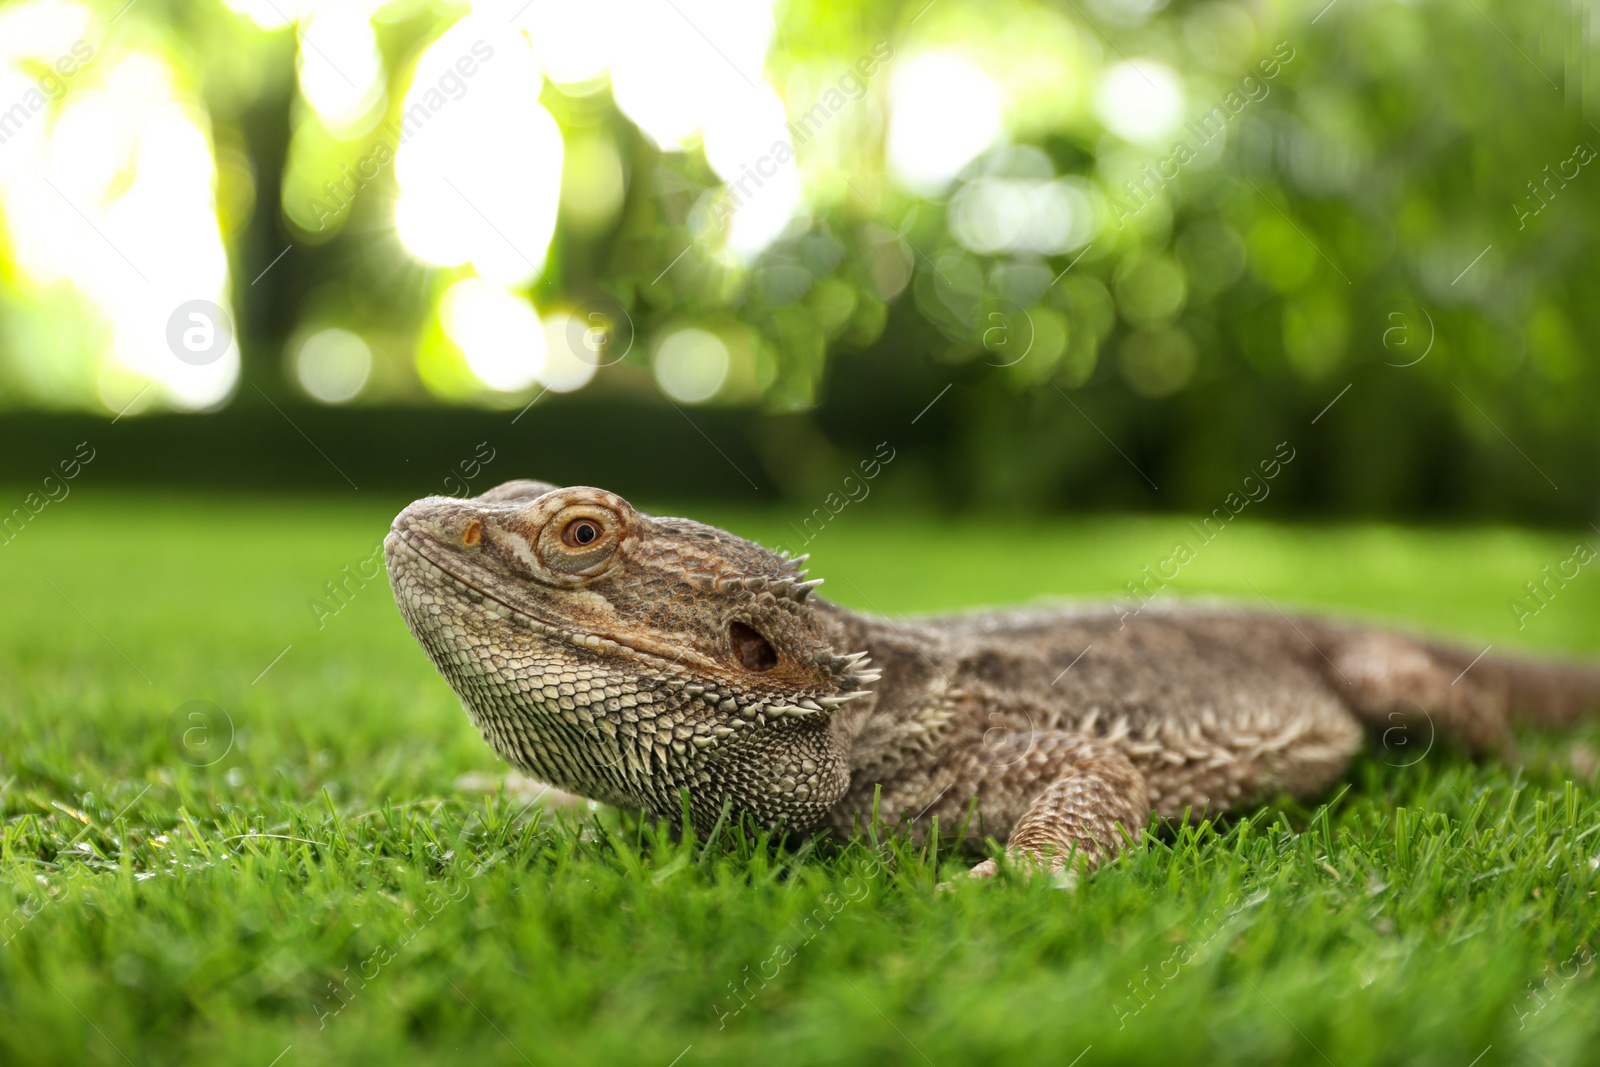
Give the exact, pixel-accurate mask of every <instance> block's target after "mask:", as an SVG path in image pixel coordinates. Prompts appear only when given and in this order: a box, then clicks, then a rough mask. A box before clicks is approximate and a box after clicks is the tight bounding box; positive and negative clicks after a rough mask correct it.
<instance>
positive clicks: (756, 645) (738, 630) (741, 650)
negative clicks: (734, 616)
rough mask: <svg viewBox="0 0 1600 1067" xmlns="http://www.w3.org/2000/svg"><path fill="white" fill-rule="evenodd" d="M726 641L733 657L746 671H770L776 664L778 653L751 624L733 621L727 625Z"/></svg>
mask: <svg viewBox="0 0 1600 1067" xmlns="http://www.w3.org/2000/svg"><path fill="white" fill-rule="evenodd" d="M728 641H729V643H730V644H732V646H733V658H734V659H736V660H738V661H739V666H741V667H743V668H744V669H745V670H747V671H770V670H771V669H772V668H774V667H776V666H777V665H778V653H777V652H776V651H775V650H774V649H773V647H772V644H771V643H770V642H769V641H768V640H767V639H766V638H765V637H762V636H761V634H760V633H758V632H757V631H756V629H755V627H753V626H750V625H748V624H746V623H742V622H736V623H734V624H733V625H731V626H729V627H728Z"/></svg>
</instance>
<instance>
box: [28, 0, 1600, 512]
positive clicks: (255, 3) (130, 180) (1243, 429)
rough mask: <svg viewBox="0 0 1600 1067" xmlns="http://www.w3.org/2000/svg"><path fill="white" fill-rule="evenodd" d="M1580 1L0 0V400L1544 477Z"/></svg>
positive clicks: (1590, 81)
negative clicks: (1278, 459)
mask: <svg viewBox="0 0 1600 1067" xmlns="http://www.w3.org/2000/svg"><path fill="white" fill-rule="evenodd" d="M1580 6H1581V5H1580ZM1573 10H1574V11H1576V10H1577V9H1576V8H1574V9H1573ZM1593 32H1594V30H1593V27H1592V24H1591V23H1590V22H1589V21H1586V20H1584V19H1582V18H1579V17H1578V16H1577V15H1574V14H1572V13H1571V12H1568V11H1566V10H1565V9H1560V10H1558V9H1557V8H1555V7H1552V8H1550V10H1548V11H1545V10H1543V9H1536V8H1534V7H1530V6H1526V5H1518V4H1512V3H1510V2H1508V0H1502V2H1498V3H1489V2H1487V0H1486V2H1484V3H1482V4H1478V5H1474V4H1466V5H1462V4H1458V3H1454V2H1449V3H1447V2H1443V0H1439V2H1434V0H1417V2H1412V3H1403V2H1395V3H1385V4H1381V5H1373V4H1368V3H1362V2H1358V0H1342V2H1341V0H1335V2H1334V3H1332V4H1328V3H1326V0H1314V2H1312V3H1309V4H1300V3H1287V2H1285V3H1248V2H1243V0H1241V2H1227V0H1212V2H1202V3H1178V2H1173V3H1166V2H1163V0H1082V2H1073V0H1064V2H1062V3H1059V4H1055V3H1030V2H1023V0H985V2H982V3H978V2H968V0H934V2H932V3H928V2H927V0H915V2H913V3H909V4H899V3H893V2H873V3H867V4H863V5H859V6H850V5H824V4H817V3H807V2H804V0H797V2H792V3H780V4H777V5H769V4H766V3H764V2H762V0H726V2H724V0H585V2H583V3H573V2H558V0H504V2H499V0H495V2H486V3H474V4H464V3H446V2H442V0H393V2H377V0H225V2H224V0H190V2H182V3H180V2H177V0H172V2H163V0H131V2H128V0H113V2H110V3H103V4H86V3H80V2H75V0H22V2H13V3H9V4H6V5H5V6H4V7H0V257H3V258H0V270H3V272H0V405H4V406H5V408H7V409H8V410H9V411H10V412H11V413H12V414H13V415H15V414H16V413H19V412H22V411H25V410H26V411H31V412H34V413H37V412H41V411H45V412H57V413H66V414H70V413H77V414H78V416H79V417H81V416H82V415H84V414H86V413H87V414H92V415H95V416H97V417H99V418H102V419H104V420H108V421H109V420H111V419H116V420H118V422H119V423H123V424H124V426H126V425H127V423H130V422H131V423H137V422H139V421H140V420H147V419H156V418H162V417H165V418H173V417H177V415H178V413H183V414H184V416H185V417H186V418H189V419H191V420H197V421H195V422H193V423H192V424H193V425H196V426H199V425H202V424H205V425H219V426H220V425H224V424H223V423H217V422H216V421H215V420H218V419H222V420H226V419H227V418H228V415H229V413H230V412H248V411H251V410H257V409H259V410H265V411H270V410H271V408H272V407H276V408H277V409H278V412H279V413H280V414H283V415H284V417H285V418H288V419H290V421H291V422H293V421H294V419H295V418H296V417H298V416H296V415H295V413H308V412H309V413H311V414H307V415H306V417H308V418H312V419H313V420H314V421H315V424H316V425H317V426H319V427H322V428H323V433H324V434H327V433H334V434H338V433H339V432H340V431H339V429H338V427H339V426H341V425H349V426H354V425H356V424H355V423H349V424H341V423H339V422H337V421H329V420H328V419H325V418H321V417H319V416H317V415H315V413H314V412H315V410H316V409H320V408H323V407H330V408H339V409H345V410H352V409H357V410H365V411H368V412H369V413H370V412H375V411H387V412H391V413H398V414H395V415H394V417H393V418H392V419H390V420H389V421H388V422H372V421H370V419H369V421H368V422H364V423H361V425H362V426H367V427H370V426H376V425H383V426H391V427H399V426H404V425H405V424H406V415H405V412H415V411H417V410H419V409H420V408H422V407H424V406H428V407H433V406H440V405H442V406H445V407H449V408H452V409H457V410H462V409H465V410H472V409H476V410H478V411H484V410H485V409H504V410H505V411H507V412H512V413H522V412H524V409H526V408H527V407H528V405H529V404H530V402H534V401H537V404H536V406H535V407H534V408H532V409H531V411H529V412H527V413H526V415H525V417H521V416H519V425H523V426H525V427H529V428H531V430H530V432H534V433H537V432H538V427H539V425H540V424H541V420H543V419H547V418H559V417H560V416H559V415H552V414H546V412H547V411H549V412H558V411H560V410H561V405H562V404H564V403H574V404H577V403H581V404H582V405H583V406H582V408H581V410H582V411H584V412H589V413H595V414H592V415H590V416H588V417H590V418H593V419H601V420H605V421H608V422H610V423H613V425H610V426H608V428H607V429H608V436H610V437H615V436H617V435H619V434H620V435H622V436H623V437H624V438H626V436H627V435H628V434H629V433H630V432H635V433H637V434H638V436H639V439H638V440H634V441H631V442H629V444H630V447H634V448H637V449H642V450H650V449H653V448H655V447H657V446H658V445H659V444H660V442H658V441H653V440H650V439H649V434H648V433H646V432H645V431H644V430H639V429H637V428H634V429H630V427H636V426H637V425H644V424H643V423H639V424H635V423H634V422H633V421H632V419H631V418H630V416H629V415H628V413H629V412H632V411H636V410H654V409H661V410H665V411H668V413H669V414H670V415H671V419H672V420H674V421H672V422H670V423H665V422H660V421H656V422H649V423H648V425H649V426H652V427H657V426H663V425H671V426H672V427H673V431H672V432H673V433H674V434H675V435H681V436H682V438H683V440H685V441H688V442H691V443H696V447H703V446H705V445H709V446H710V447H709V448H705V449H704V459H705V462H706V463H707V464H710V465H716V464H720V463H722V461H723V460H726V461H727V463H728V464H730V465H732V466H733V467H734V468H735V469H736V470H737V471H738V476H739V477H738V478H732V477H731V475H729V477H730V478H731V483H730V484H733V485H735V486H738V485H743V484H744V483H745V482H748V483H749V484H750V485H751V486H760V485H763V484H767V483H773V484H775V485H776V486H777V488H778V489H779V491H780V492H786V493H790V494H791V495H794V494H804V493H805V492H808V491H810V490H811V488H812V487H815V486H819V485H821V486H825V485H826V484H828V481H829V478H830V477H832V476H833V474H834V473H836V472H837V470H841V469H848V468H849V466H850V465H851V464H852V463H854V462H855V461H856V460H857V459H858V458H859V457H860V456H863V455H867V454H870V452H871V448H872V446H873V445H874V444H875V443H876V442H878V441H880V440H883V439H886V438H888V439H896V438H897V437H898V439H901V440H915V441H920V442H923V443H924V444H925V445H926V446H927V447H926V449H925V450H924V452H923V453H921V454H920V455H921V458H920V459H917V460H916V461H915V462H913V463H910V464H905V465H902V469H901V471H897V472H896V475H895V476H896V478H899V479H901V480H902V482H903V486H904V488H903V491H904V493H905V494H906V495H907V497H908V498H909V497H912V496H921V497H924V498H929V499H937V500H940V501H941V502H945V501H948V500H955V501H965V502H986V503H992V502H1006V503H1008V504H1013V505H1017V506H1022V507H1029V508H1033V507H1049V506H1057V505H1068V506H1078V505H1093V504H1100V503H1111V504H1118V505H1135V506H1162V505H1163V504H1174V505H1185V506H1193V505H1195V504H1199V505H1202V506H1204V505H1205V504H1207V503H1208V502H1209V501H1210V499H1211V496H1213V495H1215V494H1216V493H1217V492H1226V491H1227V489H1228V487H1229V486H1230V485H1231V484H1232V483H1233V482H1235V481H1237V479H1238V477H1240V476H1242V475H1243V474H1245V473H1248V471H1249V468H1250V466H1251V465H1252V464H1253V462H1254V461H1255V459H1256V458H1258V453H1260V454H1265V453H1263V452H1262V447H1263V445H1267V446H1270V445H1272V444H1275V443H1276V442H1278V441H1280V440H1283V439H1285V438H1294V439H1295V440H1296V441H1297V442H1303V447H1304V448H1305V449H1306V452H1307V455H1308V462H1307V463H1306V464H1304V465H1303V467H1302V468H1301V470H1303V471H1305V472H1306V473H1304V474H1297V477H1299V478H1300V481H1299V482H1297V483H1296V488H1294V489H1292V490H1290V491H1289V495H1291V496H1293V497H1294V498H1295V499H1297V500H1298V501H1299V502H1300V503H1301V504H1302V505H1309V504H1312V503H1316V504H1325V505H1327V506H1330V507H1338V508H1347V509H1351V510H1367V511H1373V510H1376V511H1383V512H1395V513H1401V512H1407V513H1414V512H1419V511H1420V512H1427V511H1430V510H1438V511H1446V512H1448V511H1461V510H1467V511H1471V510H1478V511H1488V512H1499V513H1506V514H1525V515H1527V516H1531V517H1551V516H1559V517H1567V518H1570V517H1573V516H1577V515H1585V516H1586V515H1588V513H1589V511H1590V510H1591V508H1590V505H1591V503H1592V501H1593V499H1594V496H1595V493H1596V491H1597V490H1600V475H1597V473H1596V472H1597V470H1600V463H1597V459H1600V428H1597V427H1600V423H1597V420H1596V419H1595V418H1594V416H1593V408H1594V405H1595V403H1596V401H1597V400H1600V369H1597V365H1596V360H1595V357H1594V354H1593V351H1592V345H1591V344H1590V343H1589V339H1590V338H1592V337H1593V336H1594V335H1595V333H1596V328H1597V317H1600V301H1597V300H1596V296H1597V293H1596V289H1597V288H1600V272H1597V271H1596V270H1595V269H1594V265H1593V256H1592V253H1591V233H1592V230H1593V227H1594V224H1595V221H1596V206H1597V205H1600V198H1597V192H1600V178H1597V177H1596V176H1595V175H1594V174H1592V173H1591V170H1592V169H1593V168H1590V167H1588V166H1587V165H1586V164H1587V162H1588V160H1589V159H1590V158H1592V157H1593V156H1594V149H1593V148H1589V147H1588V146H1590V145H1593V146H1597V147H1600V129H1597V128H1596V126H1595V125H1593V124H1591V123H1590V122H1589V116H1590V115H1592V114H1600V112H1597V111H1594V110H1592V109H1591V108H1590V107H1589V106H1588V105H1589V100H1588V97H1589V96H1591V95H1592V94H1593V86H1594V76H1595V69H1594V65H1593V64H1592V63H1591V62H1590V54H1591V51H1592V49H1591V42H1590V41H1589V40H1588V39H1587V38H1586V36H1585V35H1586V34H1589V33H1593ZM211 308H215V309H216V311H215V313H213V312H212V311H211V310H209V309H211ZM197 309H198V310H197ZM197 315H198V316H199V317H195V316H197ZM946 386H950V387H951V388H950V389H949V390H948V395H946ZM1347 386H1349V387H1350V388H1349V390H1348V393H1349V395H1345V392H1344V390H1345V389H1346V387H1347ZM568 394H580V395H581V400H580V398H578V397H574V398H572V399H571V400H570V401H569V400H568V398H567V395H568ZM669 403H670V404H671V405H673V406H675V407H677V408H678V413H671V411H670V409H669V408H667V406H666V405H668V404H669ZM1329 404H1333V405H1334V406H1332V407H1331V408H1328V407H1327V405H1329ZM573 410H577V409H573ZM608 412H612V413H615V414H614V416H612V417H608V416H607V413H608ZM679 414H681V415H682V416H683V417H682V418H679ZM9 417H11V416H0V419H4V418H9ZM32 417H34V416H31V415H30V418H32ZM352 417H354V416H352ZM376 417H377V416H376V415H372V416H371V418H376ZM485 417H487V416H485ZM497 417H498V416H497ZM208 418H209V419H211V420H213V421H212V423H205V421H204V420H206V419H208ZM35 424H36V423H33V422H30V423H29V424H28V425H29V426H33V425H35ZM74 425H76V424H74ZM497 425H498V423H497ZM563 425H566V424H563ZM330 428H331V429H330ZM135 432H137V431H135ZM208 432H211V431H208ZM216 432H219V433H222V432H225V431H222V430H219V431H216ZM348 432H350V433H352V434H354V433H357V432H358V431H357V430H354V429H351V430H349V431H348ZM318 443H319V448H323V449H326V452H327V455H328V456H329V457H331V458H332V459H335V460H336V459H337V456H338V453H339V445H338V441H337V439H336V438H335V439H332V440H331V441H330V440H329V439H327V438H326V437H324V438H323V439H322V440H320V441H319V442H318ZM574 445H575V447H578V448H580V450H581V443H578V442H575V443H574ZM1269 450H1270V449H1269ZM718 452H722V453H723V455H722V459H721V460H719V459H718V458H717V453H718ZM741 457H744V458H743V460H742V461H741ZM561 461H562V460H561V457H559V456H557V457H554V458H552V459H551V461H550V462H551V463H552V465H553V466H556V467H558V468H559V466H560V463H561ZM335 465H337V464H335ZM747 465H752V466H753V467H754V468H755V469H746V467H747ZM311 467H312V468H313V469H314V467H315V465H314V464H312V465H311ZM785 469H786V470H785ZM796 470H798V471H800V474H799V475H795V473H794V472H795V471H796ZM902 471H903V473H902ZM320 473H321V474H322V475H327V474H328V473H329V472H327V471H326V470H323V471H321V472H320ZM507 473H508V475H509V474H510V473H527V474H533V473H550V472H536V471H519V472H507ZM553 473H556V474H557V475H558V476H559V474H560V471H559V470H557V471H555V472H553ZM722 473H723V474H724V475H728V474H729V472H726V471H724V472H722ZM6 474H7V476H8V477H10V478H26V477H28V476H29V475H28V472H27V471H26V470H8V471H6ZM740 478H742V479H743V481H740V480H739V479H740ZM1169 486H1170V488H1168V487H1169ZM1557 486H1560V488H1559V489H1558V488H1556V487H1557ZM1163 493H1165V495H1163Z"/></svg>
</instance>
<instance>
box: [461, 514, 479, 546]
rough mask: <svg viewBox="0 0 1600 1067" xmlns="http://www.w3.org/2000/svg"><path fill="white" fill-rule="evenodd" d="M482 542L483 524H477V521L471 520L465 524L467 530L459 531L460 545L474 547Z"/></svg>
mask: <svg viewBox="0 0 1600 1067" xmlns="http://www.w3.org/2000/svg"><path fill="white" fill-rule="evenodd" d="M482 540H483V523H481V522H479V521H478V520H477V519H473V520H472V521H471V522H469V523H467V528H466V529H465V530H462V531H461V543H462V544H464V545H475V544H477V543H478V542H479V541H482Z"/></svg>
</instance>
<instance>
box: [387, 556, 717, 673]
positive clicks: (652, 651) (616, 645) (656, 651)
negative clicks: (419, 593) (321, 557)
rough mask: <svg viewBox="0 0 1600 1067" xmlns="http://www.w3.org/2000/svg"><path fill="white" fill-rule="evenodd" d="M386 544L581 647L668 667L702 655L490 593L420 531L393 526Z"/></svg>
mask: <svg viewBox="0 0 1600 1067" xmlns="http://www.w3.org/2000/svg"><path fill="white" fill-rule="evenodd" d="M385 544H386V545H389V544H393V545H397V546H400V547H403V548H405V549H406V550H407V551H409V552H411V553H412V554H413V555H415V556H417V557H418V558H420V559H421V560H422V561H423V562H425V563H427V564H428V565H429V566H431V567H433V568H434V569H435V570H437V571H438V572H439V573H441V574H443V575H444V576H445V577H446V578H448V579H450V580H451V581H452V582H454V583H456V584H457V585H459V586H461V587H462V588H464V589H470V590H471V591H472V592H474V593H477V594H478V595H479V596H481V597H483V598H484V599H485V600H491V601H493V602H494V603H496V604H498V605H500V606H501V607H502V608H505V609H506V610H507V611H509V612H510V613H511V614H512V615H515V616H516V617H517V618H519V619H522V620H523V621H525V622H527V623H530V624H532V625H533V626H534V627H536V628H537V629H539V630H542V631H544V632H546V633H547V634H549V635H550V636H552V637H556V638H559V639H561V640H563V641H565V642H567V643H570V644H573V645H576V646H578V647H580V648H588V649H594V650H603V649H606V648H608V647H609V648H611V649H616V650H626V651H628V652H631V653H633V654H634V655H636V656H643V657H645V658H647V659H652V660H655V661H657V662H658V663H661V664H663V665H665V666H668V667H671V666H675V665H678V664H683V663H685V662H686V661H692V660H698V659H700V658H701V657H700V656H699V655H698V654H697V653H692V652H687V651H685V650H682V649H680V650H678V651H677V652H675V653H669V652H667V651H665V650H664V649H660V648H651V647H641V644H642V642H639V641H637V639H636V640H634V641H622V640H619V639H617V638H615V637H610V636H607V635H603V634H596V633H586V632H583V631H579V630H575V629H573V628H572V627H570V626H567V625H563V624H561V623H557V622H553V621H551V620H550V619H548V618H545V617H544V616H542V615H540V614H539V613H537V612H535V611H533V610H531V609H529V608H528V606H527V605H526V604H514V603H512V602H511V601H510V600H509V599H508V598H506V597H504V596H499V595H496V594H494V593H491V592H490V591H489V590H488V589H485V588H484V586H485V585H486V584H487V583H485V582H475V581H473V580H472V579H471V578H469V577H468V576H467V575H465V574H462V573H461V571H460V570H458V569H457V568H456V567H455V566H452V564H453V563H459V561H456V560H451V561H449V562H446V561H445V560H441V559H439V558H438V555H439V554H441V553H439V552H438V550H437V547H436V543H435V542H434V541H432V540H431V539H429V538H428V537H427V536H425V535H423V534H419V533H417V532H416V531H414V530H407V529H398V528H397V529H392V530H391V531H390V534H389V537H388V539H387V540H386V542H385Z"/></svg>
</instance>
